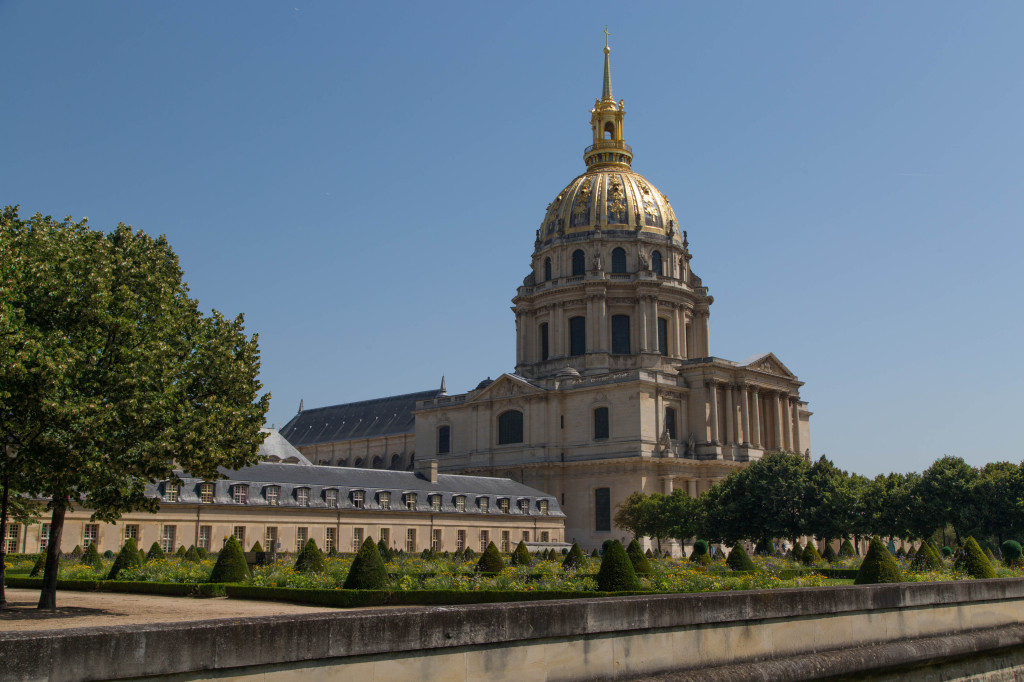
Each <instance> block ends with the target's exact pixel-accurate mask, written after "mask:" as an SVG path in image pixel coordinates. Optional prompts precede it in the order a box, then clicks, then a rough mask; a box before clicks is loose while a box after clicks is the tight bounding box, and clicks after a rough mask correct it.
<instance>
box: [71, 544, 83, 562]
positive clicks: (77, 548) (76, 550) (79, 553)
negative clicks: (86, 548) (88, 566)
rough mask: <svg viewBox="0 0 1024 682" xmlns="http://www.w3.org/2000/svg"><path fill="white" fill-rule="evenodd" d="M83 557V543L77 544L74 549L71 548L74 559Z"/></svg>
mask: <svg viewBox="0 0 1024 682" xmlns="http://www.w3.org/2000/svg"><path fill="white" fill-rule="evenodd" d="M81 557H82V546H81V545H75V548H74V549H73V550H71V558H72V559H80V558H81Z"/></svg>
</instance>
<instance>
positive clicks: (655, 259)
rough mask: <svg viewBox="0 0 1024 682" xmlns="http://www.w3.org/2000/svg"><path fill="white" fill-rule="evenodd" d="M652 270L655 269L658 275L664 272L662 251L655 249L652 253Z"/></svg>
mask: <svg viewBox="0 0 1024 682" xmlns="http://www.w3.org/2000/svg"><path fill="white" fill-rule="evenodd" d="M651 270H654V272H655V274H657V275H663V274H664V270H663V268H662V267H661V251H655V252H654V253H652V254H651Z"/></svg>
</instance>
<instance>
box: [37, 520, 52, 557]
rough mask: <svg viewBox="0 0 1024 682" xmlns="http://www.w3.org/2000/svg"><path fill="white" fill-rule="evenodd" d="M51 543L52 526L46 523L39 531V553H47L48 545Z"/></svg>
mask: <svg viewBox="0 0 1024 682" xmlns="http://www.w3.org/2000/svg"><path fill="white" fill-rule="evenodd" d="M49 542H50V524H48V523H44V524H43V527H42V528H41V529H40V530H39V551H40V552H45V551H46V545H47V544H48V543H49Z"/></svg>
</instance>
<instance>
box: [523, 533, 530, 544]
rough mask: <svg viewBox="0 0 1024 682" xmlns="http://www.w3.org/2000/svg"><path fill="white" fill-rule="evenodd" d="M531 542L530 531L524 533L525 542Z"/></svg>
mask: <svg viewBox="0 0 1024 682" xmlns="http://www.w3.org/2000/svg"><path fill="white" fill-rule="evenodd" d="M529 541H530V531H528V530H524V531H523V542H529Z"/></svg>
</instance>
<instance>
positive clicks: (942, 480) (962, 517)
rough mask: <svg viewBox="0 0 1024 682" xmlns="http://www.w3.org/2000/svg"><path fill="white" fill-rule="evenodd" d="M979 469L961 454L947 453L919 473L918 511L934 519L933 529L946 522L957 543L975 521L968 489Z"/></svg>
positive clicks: (971, 485)
mask: <svg viewBox="0 0 1024 682" xmlns="http://www.w3.org/2000/svg"><path fill="white" fill-rule="evenodd" d="M977 478H978V470H977V469H975V468H974V467H972V466H971V465H970V464H968V463H967V462H965V461H964V460H963V459H962V458H960V457H951V456H949V455H946V456H945V457H941V458H939V459H937V460H935V462H934V463H932V465H931V466H930V467H928V468H927V469H925V471H924V473H923V474H922V475H921V487H920V491H921V492H920V498H921V504H922V510H921V513H922V515H923V516H925V517H926V518H930V519H934V528H933V530H938V529H940V528H942V527H944V526H945V525H946V524H949V525H950V526H952V527H953V532H954V533H955V534H956V540H957V542H958V543H961V544H962V543H963V540H965V539H966V538H967V536H968V535H970V533H971V531H972V528H973V526H974V525H975V524H976V523H977V518H978V511H977V509H975V508H974V499H973V497H972V494H971V491H972V489H973V487H974V482H975V481H976V480H977Z"/></svg>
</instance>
